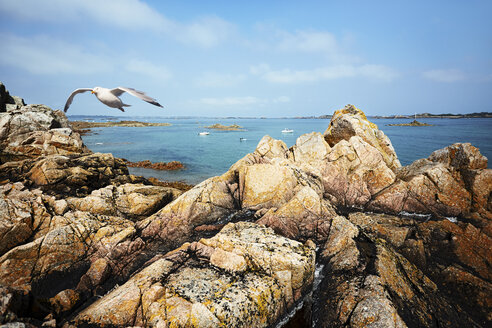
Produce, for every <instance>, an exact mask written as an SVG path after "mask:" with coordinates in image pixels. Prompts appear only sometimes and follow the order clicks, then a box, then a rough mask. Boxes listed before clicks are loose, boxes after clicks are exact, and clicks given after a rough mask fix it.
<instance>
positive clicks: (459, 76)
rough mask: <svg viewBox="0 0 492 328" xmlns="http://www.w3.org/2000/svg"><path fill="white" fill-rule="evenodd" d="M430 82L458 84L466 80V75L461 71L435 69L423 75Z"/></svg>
mask: <svg viewBox="0 0 492 328" xmlns="http://www.w3.org/2000/svg"><path fill="white" fill-rule="evenodd" d="M422 75H423V76H424V77H425V78H426V79H429V80H432V81H437V82H446V83H452V82H458V81H462V80H465V79H466V75H465V74H464V73H463V72H462V71H461V70H459V69H434V70H430V71H426V72H424V73H422Z"/></svg>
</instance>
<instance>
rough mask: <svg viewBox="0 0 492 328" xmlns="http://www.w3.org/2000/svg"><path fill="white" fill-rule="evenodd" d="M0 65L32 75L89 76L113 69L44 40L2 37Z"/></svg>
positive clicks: (95, 58) (100, 60) (78, 50)
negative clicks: (68, 74)
mask: <svg viewBox="0 0 492 328" xmlns="http://www.w3.org/2000/svg"><path fill="white" fill-rule="evenodd" d="M0 63H1V64H2V65H7V66H12V67H16V68H20V69H23V70H26V71H28V72H30V73H34V74H60V73H70V74H91V73H96V72H104V71H109V70H111V69H113V63H112V61H111V60H109V59H108V58H106V57H104V56H96V55H94V54H91V53H88V52H86V51H84V50H83V49H82V48H80V47H78V46H76V45H73V44H70V43H66V42H63V41H60V40H56V39H53V38H49V37H45V36H36V37H31V38H24V37H17V36H12V35H4V36H3V40H2V50H1V51H0Z"/></svg>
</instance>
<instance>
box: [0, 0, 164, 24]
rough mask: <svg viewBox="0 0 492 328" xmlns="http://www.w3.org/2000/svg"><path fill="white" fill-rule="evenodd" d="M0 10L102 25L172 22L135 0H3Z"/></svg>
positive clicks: (25, 16)
mask: <svg viewBox="0 0 492 328" xmlns="http://www.w3.org/2000/svg"><path fill="white" fill-rule="evenodd" d="M0 11H2V12H5V13H7V14H9V15H14V16H17V17H19V18H21V19H26V20H34V21H45V22H49V23H53V21H54V18H55V17H56V21H58V22H64V23H66V22H77V21H79V20H83V19H85V18H89V19H91V20H93V21H96V22H98V23H100V24H102V25H106V26H108V25H109V26H115V27H118V28H125V29H151V30H155V31H162V30H164V29H168V28H171V26H172V22H171V21H169V20H168V19H166V18H165V17H164V16H162V15H161V14H159V13H158V12H157V11H155V10H154V9H152V8H151V7H149V6H148V5H147V4H145V3H144V2H142V1H138V0H105V1H99V0H84V1H66V0H43V1H38V0H6V1H2V2H0Z"/></svg>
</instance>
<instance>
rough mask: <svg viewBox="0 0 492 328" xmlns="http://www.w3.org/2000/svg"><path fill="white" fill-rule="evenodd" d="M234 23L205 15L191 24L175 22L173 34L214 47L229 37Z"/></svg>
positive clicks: (189, 42)
mask: <svg viewBox="0 0 492 328" xmlns="http://www.w3.org/2000/svg"><path fill="white" fill-rule="evenodd" d="M233 30H234V25H233V24H231V23H229V22H227V21H225V20H223V19H221V18H219V17H216V16H209V17H203V18H200V19H198V20H197V21H195V22H192V23H190V24H175V26H174V28H173V32H174V33H173V35H174V36H175V37H177V38H178V39H179V40H180V41H182V42H184V43H188V44H197V45H199V46H202V47H213V46H216V45H218V44H219V43H221V42H223V41H225V40H226V39H228V38H229V36H230V35H231V33H232V32H233Z"/></svg>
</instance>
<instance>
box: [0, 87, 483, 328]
mask: <svg viewBox="0 0 492 328" xmlns="http://www.w3.org/2000/svg"><path fill="white" fill-rule="evenodd" d="M0 91H2V94H1V99H2V104H0V111H2V113H0V115H1V117H0V145H1V151H0V153H1V154H0V155H1V157H0V158H1V162H0V181H1V186H0V195H1V197H0V203H1V204H0V205H1V206H0V241H1V242H0V323H14V322H18V323H19V324H21V325H24V326H37V325H41V324H43V325H45V326H49V325H51V326H66V327H69V326H108V325H110V326H111V325H113V326H156V327H167V326H173V325H174V326H182V327H187V326H188V327H215V326H220V325H223V326H229V327H270V326H274V325H275V324H276V323H277V322H279V321H280V320H282V319H283V318H284V317H285V316H286V314H287V313H288V312H289V311H291V310H292V309H293V308H294V307H295V306H297V305H298V304H300V303H301V302H303V301H304V306H305V308H306V310H305V312H307V313H310V314H311V315H310V318H308V319H306V320H305V323H306V324H311V323H312V324H313V325H314V326H316V327H366V326H372V327H417V326H419V327H438V326H448V327H462V326H476V327H486V326H487V325H488V323H490V321H491V320H492V296H491V295H492V283H491V279H492V274H491V271H490V265H491V262H492V252H491V251H490V250H491V249H492V238H491V237H492V225H491V220H492V196H491V195H492V170H490V169H488V168H487V159H486V158H485V157H484V156H482V155H481V154H480V152H479V151H478V149H477V148H475V147H473V146H471V145H470V144H454V145H451V146H449V147H446V148H444V149H441V150H437V151H436V152H434V153H433V154H431V155H430V156H429V157H428V158H427V159H421V160H418V161H416V162H414V163H412V164H411V165H409V166H406V167H402V166H401V165H400V163H399V161H398V158H397V156H396V153H395V151H394V149H393V147H392V145H391V141H390V140H389V139H388V138H387V137H386V136H385V135H384V133H383V132H382V131H381V130H379V129H378V128H377V126H376V125H375V124H373V123H371V122H369V121H368V120H367V118H366V117H365V115H364V113H363V112H362V111H360V110H359V109H357V108H356V107H354V106H352V105H348V106H346V107H345V108H344V109H341V110H339V111H337V112H335V113H334V115H333V117H332V121H331V123H330V125H329V127H328V128H327V130H326V131H325V132H324V133H323V134H322V133H319V132H313V133H310V134H306V135H303V136H301V137H299V138H298V140H297V142H296V144H295V145H294V146H293V147H291V148H288V147H287V146H286V145H285V143H283V142H282V141H280V140H275V139H272V138H270V137H268V136H265V137H264V138H263V139H262V140H261V141H260V142H259V144H258V146H257V148H256V150H255V151H254V152H253V153H251V154H248V155H246V156H245V157H244V158H242V159H241V160H239V161H238V162H237V163H235V164H234V165H233V166H232V167H231V168H230V169H229V171H227V172H225V173H224V174H223V175H221V176H217V177H213V178H210V179H207V180H205V181H203V182H202V183H200V184H199V185H197V186H195V187H193V188H192V189H191V190H189V191H187V192H185V193H183V192H182V191H180V190H177V189H175V188H171V187H164V186H161V185H159V184H158V183H156V181H152V180H148V179H144V178H141V177H136V176H132V175H130V174H128V170H127V168H126V165H125V162H124V161H123V160H121V159H118V158H115V157H113V156H112V155H111V154H98V153H92V152H90V150H89V149H87V147H85V146H84V144H83V142H82V140H81V139H80V136H79V135H78V134H77V133H74V132H73V130H71V127H70V124H69V122H68V121H67V120H66V117H65V116H64V114H63V113H61V112H59V111H53V110H51V109H49V108H47V107H46V106H43V105H25V104H24V103H23V101H22V100H21V99H20V98H13V97H11V96H10V95H9V94H8V92H6V90H5V87H4V86H3V85H0ZM452 221H453V222H452ZM316 267H317V268H318V271H320V272H321V275H320V280H319V281H317V282H316V284H314V287H315V288H313V280H314V276H315V268H316ZM308 300H309V301H308Z"/></svg>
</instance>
